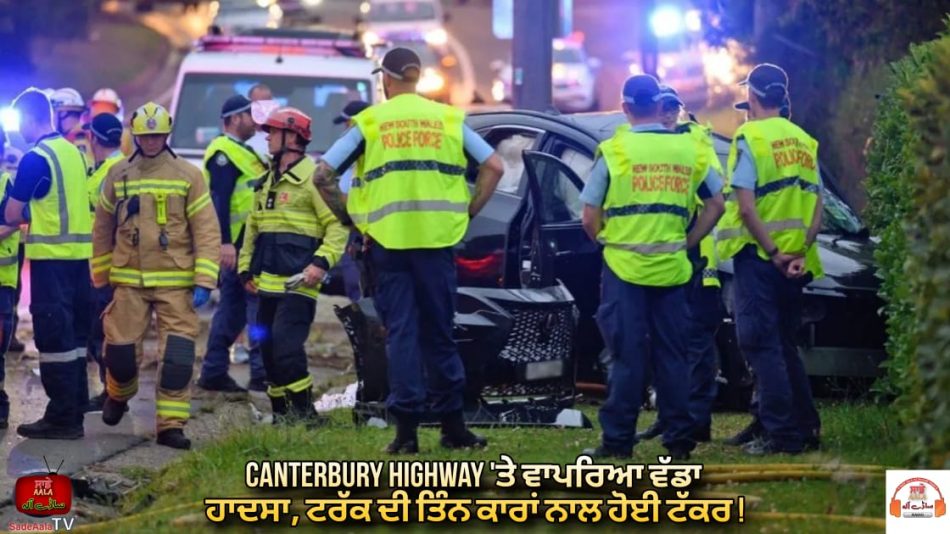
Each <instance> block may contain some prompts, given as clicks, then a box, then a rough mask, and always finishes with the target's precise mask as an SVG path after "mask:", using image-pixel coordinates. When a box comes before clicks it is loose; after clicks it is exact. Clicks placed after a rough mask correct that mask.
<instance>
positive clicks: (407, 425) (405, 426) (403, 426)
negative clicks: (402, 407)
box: [386, 413, 419, 454]
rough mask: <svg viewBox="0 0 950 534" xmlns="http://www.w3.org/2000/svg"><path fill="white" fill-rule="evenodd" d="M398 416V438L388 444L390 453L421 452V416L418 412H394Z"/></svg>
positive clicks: (387, 448) (387, 449)
mask: <svg viewBox="0 0 950 534" xmlns="http://www.w3.org/2000/svg"><path fill="white" fill-rule="evenodd" d="M393 417H395V418H396V439H394V440H392V442H391V443H390V444H389V445H386V452H388V453H389V454H416V453H418V452H419V437H418V435H417V434H416V429H417V428H418V427H419V416H418V415H416V414H404V413H399V414H397V413H393Z"/></svg>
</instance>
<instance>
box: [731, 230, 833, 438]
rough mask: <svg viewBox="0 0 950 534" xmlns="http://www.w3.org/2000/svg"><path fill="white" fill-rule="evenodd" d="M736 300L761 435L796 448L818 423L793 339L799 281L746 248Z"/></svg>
mask: <svg viewBox="0 0 950 534" xmlns="http://www.w3.org/2000/svg"><path fill="white" fill-rule="evenodd" d="M735 301H736V330H737V334H738V337H739V348H740V349H741V350H742V354H743V355H744V356H745V358H746V360H747V361H748V362H749V365H751V366H752V370H753V372H754V373H755V387H756V391H757V392H758V397H759V410H758V416H759V420H760V421H761V422H762V425H763V427H764V428H765V435H766V437H767V439H769V440H770V441H771V442H772V443H773V445H774V446H775V447H776V448H777V449H779V450H787V451H790V452H794V451H799V450H801V448H802V445H803V440H804V439H805V437H806V436H811V435H817V433H818V430H819V428H820V427H821V421H820V419H819V416H818V411H817V410H816V409H815V403H814V401H813V400H812V396H811V387H810V386H809V384H808V375H807V374H806V373H805V366H804V364H803V363H802V359H801V357H799V355H798V348H797V343H796V338H797V333H798V329H799V326H800V324H801V311H802V282H801V281H799V280H790V279H788V278H785V276H784V275H782V273H780V272H779V271H778V269H776V268H775V267H774V266H773V265H772V264H771V262H768V261H765V260H763V259H761V258H759V257H758V256H757V255H756V253H755V249H754V248H752V247H748V248H746V249H745V250H743V251H742V252H740V253H739V254H738V255H736V258H735Z"/></svg>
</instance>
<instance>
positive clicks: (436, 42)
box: [425, 28, 449, 46]
mask: <svg viewBox="0 0 950 534" xmlns="http://www.w3.org/2000/svg"><path fill="white" fill-rule="evenodd" d="M425 39H426V42H427V43H429V44H430V45H433V46H442V45H444V44H445V43H447V42H449V34H448V33H447V32H446V31H445V30H443V29H442V28H436V29H434V30H429V31H427V32H426V34H425Z"/></svg>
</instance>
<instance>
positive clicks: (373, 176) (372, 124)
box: [347, 94, 471, 249]
mask: <svg viewBox="0 0 950 534" xmlns="http://www.w3.org/2000/svg"><path fill="white" fill-rule="evenodd" d="M354 120H355V121H356V124H357V125H358V126H359V129H360V132H361V133H362V134H363V138H364V139H365V140H366V150H365V151H364V152H363V155H362V157H360V159H359V160H358V161H357V169H356V175H357V176H358V177H354V179H353V184H352V187H351V188H350V192H349V196H348V199H347V211H348V212H349V214H350V216H351V217H352V219H353V222H354V223H355V224H356V227H357V228H358V229H359V230H360V232H362V233H364V234H367V235H369V236H370V237H372V238H373V240H375V241H377V242H379V243H380V244H381V245H382V246H384V247H386V248H388V249H416V248H445V247H451V246H454V245H455V244H456V243H458V242H459V241H461V239H462V237H463V236H464V235H465V231H466V230H467V229H468V221H469V217H468V205H469V201H470V199H471V195H470V194H469V190H468V185H467V183H466V182H465V169H466V166H467V161H466V159H465V152H464V147H463V140H462V125H463V122H464V120H465V114H464V113H463V112H462V111H460V110H458V109H455V108H453V107H451V106H446V105H444V104H438V103H435V102H432V101H430V100H427V99H425V98H423V97H421V96H418V95H414V94H405V95H400V96H397V97H395V98H393V99H391V100H389V101H387V102H385V103H383V104H378V105H375V106H372V107H369V108H367V109H366V110H364V111H362V112H361V113H360V114H359V115H357V116H356V117H355V118H354Z"/></svg>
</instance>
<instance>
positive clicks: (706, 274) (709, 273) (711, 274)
mask: <svg viewBox="0 0 950 534" xmlns="http://www.w3.org/2000/svg"><path fill="white" fill-rule="evenodd" d="M703 278H705V279H706V280H719V271H717V270H716V269H703Z"/></svg>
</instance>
